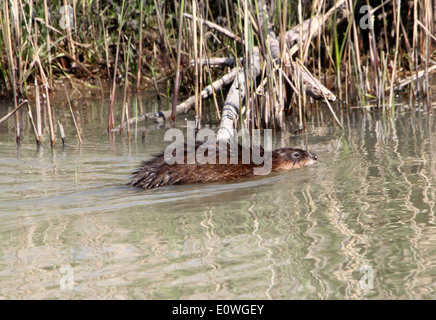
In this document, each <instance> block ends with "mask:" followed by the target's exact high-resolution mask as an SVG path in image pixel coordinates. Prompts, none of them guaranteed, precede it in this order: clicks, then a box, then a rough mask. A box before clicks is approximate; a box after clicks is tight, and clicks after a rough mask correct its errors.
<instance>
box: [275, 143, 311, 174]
mask: <svg viewBox="0 0 436 320" xmlns="http://www.w3.org/2000/svg"><path fill="white" fill-rule="evenodd" d="M272 157H273V170H289V169H296V168H300V167H304V166H309V165H311V164H314V163H315V162H316V161H317V160H318V158H317V156H316V154H313V153H310V152H307V151H305V150H301V149H293V148H283V149H277V150H275V151H273V154H272Z"/></svg>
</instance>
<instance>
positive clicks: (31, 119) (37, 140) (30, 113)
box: [27, 104, 41, 146]
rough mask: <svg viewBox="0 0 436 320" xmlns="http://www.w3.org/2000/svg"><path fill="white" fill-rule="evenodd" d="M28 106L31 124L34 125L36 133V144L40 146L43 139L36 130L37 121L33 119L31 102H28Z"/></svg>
mask: <svg viewBox="0 0 436 320" xmlns="http://www.w3.org/2000/svg"><path fill="white" fill-rule="evenodd" d="M27 108H28V113H29V119H30V124H31V125H32V130H33V134H34V135H35V141H36V145H37V146H39V145H40V144H41V140H40V139H39V137H38V131H37V130H36V126H35V122H34V121H33V115H32V108H31V107H30V104H27Z"/></svg>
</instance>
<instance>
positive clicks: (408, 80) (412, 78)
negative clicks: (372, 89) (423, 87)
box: [386, 64, 436, 91]
mask: <svg viewBox="0 0 436 320" xmlns="http://www.w3.org/2000/svg"><path fill="white" fill-rule="evenodd" d="M434 71H436V64H435V65H434V66H431V67H430V68H428V73H430V72H434ZM424 76H425V70H420V71H419V72H418V75H412V76H409V77H407V78H405V79H402V80H400V81H399V83H398V84H397V85H396V86H395V87H396V89H397V90H399V89H402V88H404V87H405V86H407V85H408V84H410V83H411V82H412V81H416V80H418V79H420V78H422V77H424ZM387 90H391V87H390V86H389V87H387V88H386V91H387Z"/></svg>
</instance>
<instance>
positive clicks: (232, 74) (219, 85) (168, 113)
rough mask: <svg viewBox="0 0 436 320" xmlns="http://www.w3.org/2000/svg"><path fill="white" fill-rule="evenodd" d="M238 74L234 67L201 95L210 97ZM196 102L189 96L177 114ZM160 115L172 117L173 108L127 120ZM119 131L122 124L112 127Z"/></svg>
mask: <svg viewBox="0 0 436 320" xmlns="http://www.w3.org/2000/svg"><path fill="white" fill-rule="evenodd" d="M236 74H237V70H236V68H235V69H232V71H230V72H229V73H228V74H226V75H225V76H224V77H222V78H221V79H218V80H216V81H214V82H213V83H212V84H210V85H208V86H207V87H205V88H204V89H203V90H202V91H201V93H200V95H201V97H202V98H203V99H205V98H207V97H209V96H210V95H211V94H212V93H213V92H216V91H218V90H219V89H221V88H222V87H223V86H225V85H227V84H230V83H231V82H232V81H233V80H234V79H235V77H236ZM212 89H213V90H212ZM194 103H195V96H192V97H190V98H188V99H187V100H185V101H184V102H182V103H181V104H179V105H177V107H176V115H178V114H182V113H186V112H188V111H189V110H190V109H191V107H192V106H193V105H194ZM159 117H163V118H165V119H167V118H170V117H171V110H166V111H160V112H151V113H146V114H143V115H140V116H138V117H134V118H130V119H129V120H128V121H126V122H128V123H129V124H133V123H135V122H136V121H138V122H139V121H144V120H154V119H157V118H159ZM124 125H125V126H126V125H127V123H125V124H124ZM118 131H120V126H118V127H116V128H114V129H112V132H118Z"/></svg>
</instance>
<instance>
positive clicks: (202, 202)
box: [0, 102, 436, 299]
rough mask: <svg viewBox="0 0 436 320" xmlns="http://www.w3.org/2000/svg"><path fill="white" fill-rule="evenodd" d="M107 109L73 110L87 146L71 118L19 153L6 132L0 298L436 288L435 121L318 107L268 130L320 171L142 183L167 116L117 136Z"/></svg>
mask: <svg viewBox="0 0 436 320" xmlns="http://www.w3.org/2000/svg"><path fill="white" fill-rule="evenodd" d="M144 108H146V109H147V108H150V106H147V104H146V103H144ZM151 108H154V107H151ZM0 109H1V108H0ZM62 110H63V109H62V108H59V109H57V111H58V114H57V117H58V118H62V117H64V115H63V113H62V112H63V111H62ZM102 110H103V111H102ZM105 110H106V109H104V108H103V107H102V105H101V104H100V102H98V103H95V104H92V103H91V104H88V106H87V107H86V108H83V109H78V110H75V112H77V120H78V122H79V127H80V129H81V130H82V138H83V140H84V144H83V146H79V145H78V144H77V142H75V141H74V127H68V126H66V125H64V127H66V129H67V139H68V141H69V143H70V145H68V146H67V147H65V148H63V147H62V146H56V147H55V148H54V149H50V148H49V147H48V146H47V145H44V146H43V147H41V148H39V149H38V148H36V147H35V146H34V145H32V144H31V143H27V142H26V141H25V140H24V141H23V144H22V145H21V146H20V147H18V148H17V147H16V145H15V142H14V137H13V135H10V134H9V133H7V128H5V127H0V150H1V154H0V175H1V176H2V179H1V181H0V281H1V284H2V285H1V289H0V297H1V298H63V299H66V298H97V299H104V298H117V299H129V298H130V299H132V298H133V299H135V298H141V299H168V298H172V299H310V298H315V299H326V298H328V299H343V298H346V299H358V298H387V299H389V298H395V299H398V298H403V299H405V298H414V299H415V298H421V299H430V298H432V299H434V298H436V294H435V283H436V281H435V279H436V273H435V270H436V266H435V262H434V261H435V250H434V248H435V245H436V241H435V240H436V236H435V234H436V232H435V231H436V228H435V225H436V219H435V213H434V206H435V201H434V199H436V197H435V177H436V170H435V169H436V168H435V152H434V137H433V132H436V130H435V129H436V128H435V126H436V122H435V120H434V118H431V117H428V116H426V115H423V114H422V113H416V114H414V113H409V111H407V112H404V114H403V113H402V112H398V110H397V111H396V113H395V114H394V116H393V117H390V116H385V115H383V114H382V113H378V112H372V111H369V112H365V113H364V112H361V111H348V112H343V113H342V114H341V119H342V122H343V123H344V124H345V127H346V128H345V130H339V129H338V128H336V127H335V124H334V122H333V121H331V119H330V116H329V112H327V111H325V112H324V111H322V110H321V111H320V112H319V113H316V114H314V115H313V116H312V117H309V120H310V121H309V120H308V133H307V135H304V136H301V137H295V136H292V135H291V134H290V133H289V132H283V133H281V134H277V136H276V137H275V138H274V141H275V147H284V146H294V147H300V148H303V149H308V150H310V151H313V152H315V153H316V154H317V155H318V159H319V161H318V164H317V165H315V166H312V167H308V168H303V169H299V170H294V171H289V172H282V173H275V174H271V175H269V176H265V177H255V178H252V179H242V180H240V181H237V182H223V183H215V184H208V185H187V186H173V187H166V188H159V189H155V190H137V189H135V188H130V187H127V186H125V184H126V183H127V181H128V178H129V174H130V172H131V171H132V170H133V169H135V168H136V167H137V166H138V164H139V163H140V161H141V160H143V159H145V158H147V157H149V156H150V155H152V154H153V153H156V152H160V151H162V150H163V148H164V147H165V146H166V143H167V142H164V141H163V135H164V133H165V130H166V125H163V126H161V125H157V124H148V125H146V126H144V124H138V127H139V128H140V131H138V133H139V134H138V136H137V137H138V138H137V139H136V140H135V139H133V140H132V141H129V140H128V139H126V138H121V137H120V136H119V135H118V134H115V135H110V136H109V137H110V138H108V135H107V134H106V133H105V126H106V123H105V122H106V119H105V117H106V111H105ZM150 111H152V110H150ZM153 111H154V110H153ZM22 119H25V116H23V117H22ZM184 121H185V120H184V119H181V120H180V123H179V124H178V125H179V127H180V126H184V124H185V122H184ZM64 122H65V119H64ZM22 128H23V132H24V133H25V134H26V128H27V127H26V124H23V126H22ZM27 129H28V130H30V128H27ZM68 130H70V131H69V132H68ZM143 130H145V131H146V135H145V140H144V141H141V138H140V137H141V135H142V131H143ZM28 133H29V136H30V134H31V132H30V131H28ZM25 137H26V136H25ZM69 137H70V138H69ZM32 142H33V141H32ZM65 265H70V266H71V267H72V270H73V278H74V286H73V289H72V290H68V289H63V290H61V289H60V285H59V281H60V279H61V278H62V277H63V274H61V273H60V269H61V267H62V266H65ZM362 266H371V267H372V269H373V274H372V275H369V276H371V277H373V280H374V289H372V290H368V289H366V288H365V287H362V286H361V285H360V281H361V279H362V278H363V277H364V274H363V273H361V272H360V270H361V267H362Z"/></svg>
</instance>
